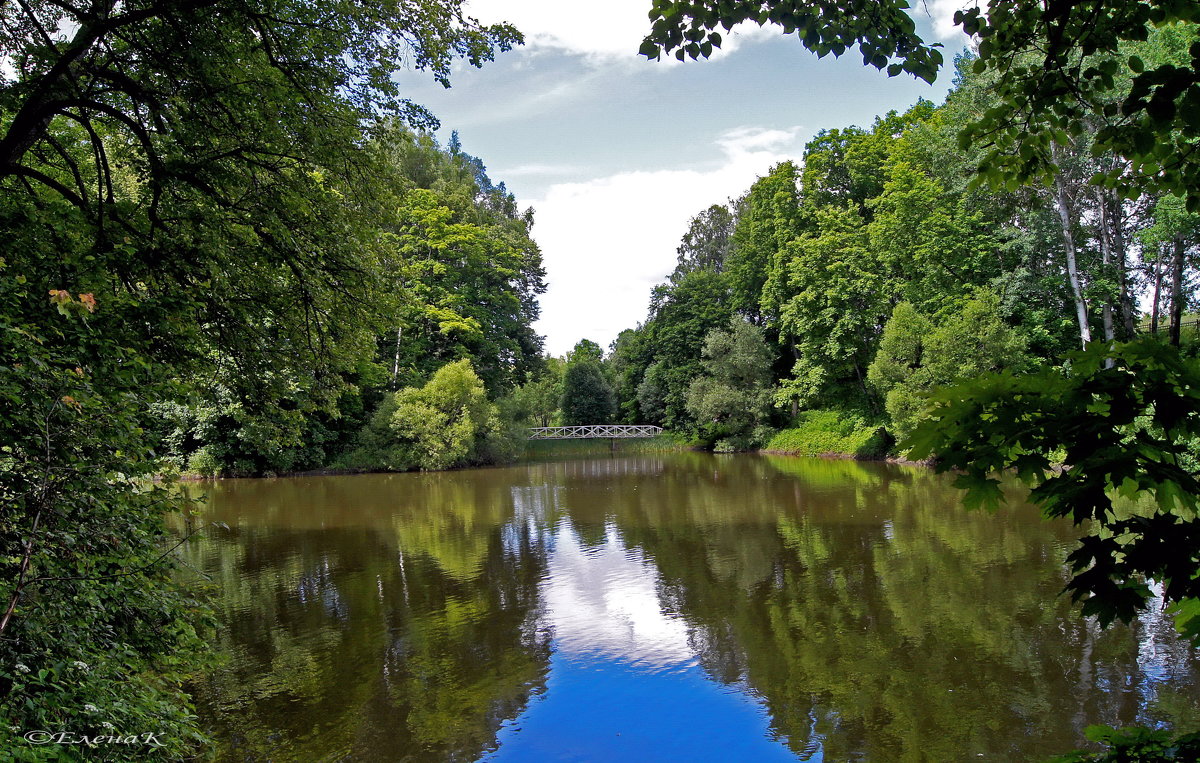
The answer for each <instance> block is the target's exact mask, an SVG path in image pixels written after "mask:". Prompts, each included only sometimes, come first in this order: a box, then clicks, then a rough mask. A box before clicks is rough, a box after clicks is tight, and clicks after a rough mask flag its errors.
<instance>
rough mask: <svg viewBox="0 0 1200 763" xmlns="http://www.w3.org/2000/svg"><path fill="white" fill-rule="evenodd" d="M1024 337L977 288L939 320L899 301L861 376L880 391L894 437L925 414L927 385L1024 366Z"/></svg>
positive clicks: (929, 387)
mask: <svg viewBox="0 0 1200 763" xmlns="http://www.w3.org/2000/svg"><path fill="white" fill-rule="evenodd" d="M1028 364H1029V359H1028V357H1027V356H1026V354H1025V342H1024V341H1023V340H1022V338H1021V336H1020V335H1019V334H1018V333H1017V332H1016V331H1014V330H1013V329H1012V328H1011V327H1010V326H1008V325H1007V324H1005V322H1004V320H1003V318H1002V316H1001V314H1000V300H999V298H998V297H997V296H996V295H995V294H992V293H990V292H981V293H978V294H976V295H975V296H974V297H973V298H971V299H969V300H967V302H966V303H965V304H964V305H963V306H962V308H961V309H960V310H959V311H957V312H955V313H953V314H951V315H949V316H947V317H946V318H945V319H943V320H942V322H941V323H940V324H939V325H936V326H935V325H934V323H933V321H931V320H930V319H929V318H927V317H926V316H924V315H921V314H920V313H918V312H917V311H916V310H914V309H913V307H912V305H910V304H908V303H906V302H901V303H900V304H898V305H896V307H895V309H894V310H893V311H892V317H891V319H890V320H889V321H888V323H887V325H886V326H885V327H884V330H883V338H882V339H881V340H880V343H879V351H878V353H876V355H875V360H874V361H873V362H872V363H871V367H870V368H869V369H867V380H868V381H869V382H870V383H871V386H872V387H874V388H875V389H876V390H877V391H878V392H879V393H880V394H882V395H884V398H885V401H886V402H885V408H886V410H887V413H888V417H889V418H890V419H891V421H892V429H893V431H894V433H895V435H896V438H897V439H904V438H906V437H908V435H909V434H910V433H911V432H912V429H913V427H914V426H915V425H916V424H917V423H918V422H919V421H921V420H922V419H923V418H924V417H925V413H926V408H927V405H928V403H927V401H926V398H927V397H928V395H929V393H930V391H931V390H933V389H934V388H936V387H939V386H944V385H947V384H951V383H953V382H957V381H961V380H963V379H970V378H974V377H976V376H979V375H981V374H984V373H988V372H995V371H1001V370H1009V371H1012V372H1021V371H1024V370H1026V369H1027V367H1028Z"/></svg>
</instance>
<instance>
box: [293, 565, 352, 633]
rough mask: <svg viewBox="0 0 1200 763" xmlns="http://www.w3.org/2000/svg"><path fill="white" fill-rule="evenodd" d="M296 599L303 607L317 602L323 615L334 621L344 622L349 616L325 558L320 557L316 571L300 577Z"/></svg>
mask: <svg viewBox="0 0 1200 763" xmlns="http://www.w3.org/2000/svg"><path fill="white" fill-rule="evenodd" d="M296 598H297V599H299V600H300V603H301V604H305V605H307V604H311V603H314V602H319V603H320V604H321V606H322V608H323V609H324V610H325V614H326V615H327V616H328V617H330V618H333V619H336V620H341V621H344V620H345V619H346V618H347V617H348V616H349V614H350V612H349V609H348V608H347V607H346V604H345V602H343V601H342V595H341V594H340V593H339V592H338V589H337V585H336V584H335V583H334V582H333V572H332V570H331V569H330V567H329V558H328V557H325V556H323V557H321V564H320V565H319V566H318V567H317V568H316V569H314V570H310V571H309V572H307V573H305V574H304V575H302V576H301V577H300V580H299V581H298V582H297V584H296Z"/></svg>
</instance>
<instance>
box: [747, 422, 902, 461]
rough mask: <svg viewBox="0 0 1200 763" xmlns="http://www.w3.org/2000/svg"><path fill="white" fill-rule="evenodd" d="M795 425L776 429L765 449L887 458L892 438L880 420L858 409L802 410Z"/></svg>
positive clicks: (798, 453) (767, 450)
mask: <svg viewBox="0 0 1200 763" xmlns="http://www.w3.org/2000/svg"><path fill="white" fill-rule="evenodd" d="M794 423H795V426H793V427H790V428H788V429H782V430H780V431H779V432H776V433H775V435H774V436H773V437H772V438H771V439H770V441H769V442H767V444H766V445H765V446H764V447H763V448H762V452H764V453H778V454H786V455H794V456H841V457H845V458H858V459H880V458H886V457H887V455H888V448H890V447H891V445H892V438H891V437H890V436H889V435H888V434H887V432H886V431H885V430H884V428H883V426H882V425H881V424H880V423H879V422H878V421H874V420H871V419H869V418H867V417H865V416H863V415H861V414H859V413H854V412H848V411H837V410H815V411H804V412H802V413H800V414H799V415H798V416H797V417H796V420H795V422H794Z"/></svg>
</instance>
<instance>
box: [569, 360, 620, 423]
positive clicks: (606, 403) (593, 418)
mask: <svg viewBox="0 0 1200 763" xmlns="http://www.w3.org/2000/svg"><path fill="white" fill-rule="evenodd" d="M559 408H560V409H561V410H562V423H563V424H564V425H566V426H573V425H578V424H607V423H608V422H610V421H612V419H613V416H614V415H616V412H617V399H616V395H615V394H614V393H613V388H612V385H611V384H609V383H608V379H606V378H604V372H603V371H602V370H601V369H600V364H599V363H596V362H595V361H592V360H580V361H576V362H574V363H569V364H568V365H567V370H566V373H565V374H564V375H563V386H562V402H561V403H560V404H559Z"/></svg>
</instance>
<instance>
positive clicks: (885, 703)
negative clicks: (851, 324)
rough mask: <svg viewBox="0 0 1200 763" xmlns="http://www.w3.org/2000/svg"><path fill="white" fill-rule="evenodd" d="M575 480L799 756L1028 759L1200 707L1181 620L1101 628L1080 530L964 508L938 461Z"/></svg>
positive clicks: (585, 505) (580, 496)
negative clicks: (1073, 562)
mask: <svg viewBox="0 0 1200 763" xmlns="http://www.w3.org/2000/svg"><path fill="white" fill-rule="evenodd" d="M614 480H615V481H614ZM564 484H565V486H566V490H565V491H564V492H563V494H562V507H561V508H563V509H564V510H566V511H569V513H570V515H571V517H572V521H573V523H574V524H575V525H576V527H577V528H582V532H581V536H582V537H588V528H591V534H592V535H593V536H594V537H602V527H603V524H604V522H605V521H613V520H615V522H616V524H617V526H618V527H619V528H620V530H621V532H622V533H623V535H624V537H625V539H626V542H627V543H628V544H630V545H636V546H639V547H641V548H642V549H643V550H644V552H645V553H646V554H647V555H648V556H649V557H651V558H653V560H654V561H655V563H656V565H657V567H658V569H659V570H660V572H661V575H662V579H663V580H664V581H665V582H664V588H665V590H664V591H663V592H662V599H663V601H664V603H665V606H667V607H669V608H674V609H675V610H676V611H679V612H682V613H683V614H684V615H685V617H687V618H688V620H689V621H690V622H691V623H692V625H693V626H694V632H693V635H692V640H693V646H694V648H695V649H696V650H697V652H698V653H699V655H700V659H701V661H702V663H703V664H704V665H705V667H706V669H707V670H708V671H709V672H710V674H711V675H713V676H714V677H715V678H717V679H718V680H722V681H725V682H734V681H744V682H745V683H746V684H747V685H748V686H749V687H750V688H751V689H752V690H754V691H756V692H758V693H759V694H760V695H762V696H763V697H764V699H765V701H766V704H767V706H768V708H769V710H770V712H771V715H772V718H773V726H774V728H775V730H776V731H777V732H778V733H780V734H781V735H783V736H786V737H787V738H788V740H789V744H790V745H791V746H792V749H793V750H794V751H795V752H796V753H797V754H798V755H800V756H801V757H805V756H807V755H810V754H812V753H813V751H814V750H816V749H823V750H824V753H825V755H826V756H827V758H828V759H833V760H849V759H866V760H920V759H931V760H950V759H961V758H966V757H975V756H976V755H977V754H980V753H982V754H984V755H985V756H988V757H991V758H996V757H1000V758H1004V759H1029V758H1037V757H1039V756H1045V755H1046V754H1049V753H1052V752H1056V751H1062V750H1065V749H1070V748H1072V747H1074V746H1076V745H1077V744H1078V743H1079V742H1080V741H1081V738H1082V737H1081V734H1082V729H1083V727H1084V726H1085V725H1087V724H1089V723H1097V722H1106V723H1112V724H1123V723H1129V722H1132V721H1134V720H1142V721H1145V720H1152V719H1161V718H1164V717H1168V716H1175V717H1176V718H1179V719H1180V720H1186V716H1187V715H1188V714H1189V713H1190V714H1192V717H1194V713H1195V707H1196V702H1195V697H1196V693H1195V691H1196V683H1195V677H1196V667H1197V664H1196V659H1195V655H1194V653H1192V652H1191V650H1189V649H1187V648H1186V647H1185V646H1183V645H1181V644H1180V643H1179V642H1178V641H1176V640H1175V639H1174V638H1172V636H1171V634H1170V633H1168V631H1169V627H1168V626H1167V625H1166V624H1164V623H1161V622H1159V623H1150V624H1143V625H1139V626H1136V627H1134V628H1132V629H1114V630H1111V631H1107V632H1099V631H1098V630H1097V629H1096V628H1095V627H1094V626H1093V625H1089V624H1088V623H1087V622H1085V621H1083V620H1082V619H1081V618H1080V617H1079V616H1078V612H1077V610H1073V609H1072V608H1071V605H1070V603H1069V601H1067V600H1065V599H1064V598H1062V597H1059V596H1058V593H1059V591H1060V590H1061V588H1062V585H1063V584H1064V583H1065V581H1066V577H1065V574H1064V572H1063V569H1062V558H1063V556H1064V549H1065V548H1066V546H1067V544H1068V543H1069V541H1070V540H1071V538H1072V535H1071V530H1070V528H1069V527H1067V526H1064V525H1062V524H1052V523H1048V522H1044V521H1042V520H1040V518H1038V517H1037V515H1036V514H1035V513H1033V512H1031V511H1029V510H1027V509H1024V508H1016V509H1009V510H1006V511H1002V512H1001V513H1000V514H999V515H998V516H992V515H986V514H968V513H965V512H963V511H962V510H961V509H960V508H958V504H957V499H958V496H957V495H956V493H955V491H953V490H952V489H951V488H949V487H948V482H947V481H946V480H945V479H944V478H942V477H938V476H937V475H933V474H931V473H929V472H926V471H923V470H916V469H903V468H898V467H890V466H886V465H863V464H857V463H852V462H837V461H818V460H803V459H774V458H772V459H748V458H739V459H727V460H722V459H719V458H710V457H703V456H695V457H685V458H681V459H678V460H675V459H673V460H672V464H671V468H670V469H667V470H665V471H663V472H662V473H661V474H658V475H657V476H655V477H654V478H653V479H652V480H639V479H638V478H637V477H636V476H632V477H629V478H623V477H621V476H619V475H618V476H617V477H615V478H613V479H609V480H606V481H605V483H604V484H603V485H601V484H599V483H596V482H594V481H591V480H568V481H567V482H566V483H564ZM1146 644H1153V645H1154V647H1155V649H1157V650H1158V651H1157V653H1156V654H1154V655H1147V653H1146V648H1145V647H1146ZM1160 695H1161V701H1160V700H1159V696H1160ZM1189 695H1190V696H1191V698H1192V699H1191V701H1190V702H1189V701H1187V700H1185V699H1182V698H1185V697H1187V696H1189ZM1143 708H1145V709H1143Z"/></svg>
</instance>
